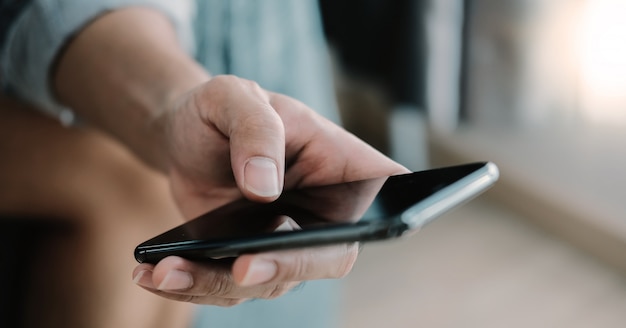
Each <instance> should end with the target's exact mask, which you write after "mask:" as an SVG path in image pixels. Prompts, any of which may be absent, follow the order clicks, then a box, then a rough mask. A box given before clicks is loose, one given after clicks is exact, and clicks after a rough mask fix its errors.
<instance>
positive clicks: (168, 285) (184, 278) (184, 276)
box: [157, 270, 193, 290]
mask: <svg viewBox="0 0 626 328" xmlns="http://www.w3.org/2000/svg"><path fill="white" fill-rule="evenodd" d="M191 286H193V278H192V277H191V275H190V274H189V273H188V272H183V271H179V270H171V271H170V272H168V273H167V274H166V275H165V278H163V281H161V283H160V284H159V287H157V289H158V290H185V289H189V288H191Z"/></svg>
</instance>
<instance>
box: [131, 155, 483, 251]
mask: <svg viewBox="0 0 626 328" xmlns="http://www.w3.org/2000/svg"><path fill="white" fill-rule="evenodd" d="M487 165H488V163H473V164H466V165H461V166H454V167H448V168H441V169H434V170H427V171H421V172H414V173H409V174H403V175H396V176H390V177H381V178H374V179H368V180H361V181H354V182H346V183H340V184H335V185H328V186H319V187H310V188H303V189H295V190H289V191H284V192H283V194H282V195H281V196H280V197H279V198H278V199H277V200H276V201H274V202H272V203H263V204H262V203H254V202H251V201H248V200H245V199H241V200H238V201H235V202H232V203H230V204H227V205H225V206H222V207H220V208H218V209H216V210H214V211H211V212H209V213H206V214H204V215H202V216H200V217H198V218H196V219H193V220H191V221H189V222H187V223H185V224H182V225H180V226H178V227H176V228H174V229H172V230H170V231H168V232H165V233H163V234H161V235H159V236H157V237H155V238H153V239H150V240H148V241H146V242H144V243H143V244H141V245H139V246H138V248H137V249H136V251H135V256H136V258H137V260H138V261H140V262H143V261H148V262H154V261H156V260H158V259H160V258H163V257H164V256H167V255H181V256H185V255H187V257H190V258H198V257H199V258H204V257H209V258H210V257H212V256H236V255H237V254H240V253H243V252H254V251H264V250H271V249H282V248H290V247H302V246H306V245H309V244H327V243H332V242H341V241H358V240H361V239H381V238H388V237H391V235H393V234H396V235H397V234H400V233H402V232H403V231H404V230H406V229H408V225H407V222H403V221H402V220H400V219H399V218H400V216H401V215H402V214H403V213H405V212H406V211H407V210H409V209H410V208H413V207H415V206H416V204H420V203H423V202H424V201H425V200H428V199H431V198H432V197H433V195H436V194H438V192H440V191H442V190H444V189H446V188H447V187H450V186H451V185H454V184H455V183H458V182H459V181H461V180H462V179H464V178H466V177H468V176H470V175H472V174H473V173H475V172H477V171H479V170H484V169H485V167H486V166H487ZM288 218H291V219H292V220H293V221H295V222H296V223H297V224H298V225H299V226H300V227H301V228H302V230H296V231H288V232H285V231H275V230H276V229H277V227H279V226H280V225H281V224H283V223H284V222H285V220H287V219H288ZM394 229H395V230H394ZM392 231H396V232H392ZM367 235H369V238H367V237H368V236H367ZM237 245H239V246H237ZM225 249H228V250H225ZM215 250H219V251H217V252H214V251H215ZM185 251H187V253H185Z"/></svg>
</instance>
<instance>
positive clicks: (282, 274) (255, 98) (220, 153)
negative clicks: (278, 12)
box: [134, 76, 406, 305]
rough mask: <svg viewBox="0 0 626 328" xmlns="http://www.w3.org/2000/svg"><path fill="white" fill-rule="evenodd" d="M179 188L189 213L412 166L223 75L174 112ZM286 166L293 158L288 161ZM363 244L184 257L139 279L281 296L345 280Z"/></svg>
mask: <svg viewBox="0 0 626 328" xmlns="http://www.w3.org/2000/svg"><path fill="white" fill-rule="evenodd" d="M165 118H167V119H168V120H170V121H169V123H167V124H166V126H168V135H169V138H168V140H170V142H169V143H168V149H169V151H170V156H171V163H172V164H171V166H170V176H171V182H172V191H173V194H174V197H175V198H176V200H177V201H178V203H179V205H180V208H181V209H182V211H183V213H184V214H185V216H186V217H188V218H191V217H195V216H198V215H200V214H202V213H204V212H207V211H209V210H211V209H213V208H215V207H216V206H218V205H221V204H223V203H225V202H228V201H231V200H233V199H235V198H238V197H241V195H242V194H243V196H245V197H247V198H250V199H252V200H255V201H259V202H268V201H272V200H274V199H276V198H277V197H278V196H279V194H280V192H281V190H282V188H283V184H284V185H285V187H286V188H296V187H305V186H315V185H324V184H333V183H339V182H344V181H354V180H359V179H364V178H371V177H380V176H384V175H391V174H397V173H403V172H406V169H404V168H403V167H402V166H400V165H399V164H397V163H395V162H393V161H391V160H390V159H388V158H387V157H385V156H383V155H382V154H380V153H379V152H377V151H375V150H374V149H373V148H371V147H370V146H368V145H367V144H365V143H364V142H362V141H361V140H359V139H357V138H356V137H354V136H353V135H351V134H349V133H348V132H346V131H345V130H343V129H342V128H340V127H338V126H336V125H334V124H333V123H331V122H330V121H328V120H326V119H324V118H322V117H320V116H319V115H317V114H316V113H315V112H314V111H312V110H311V109H309V108H308V107H306V106H305V105H304V104H302V103H300V102H298V101H296V100H294V99H291V98H289V97H286V96H283V95H278V94H274V93H270V92H266V91H264V90H263V89H261V88H260V87H259V86H258V85H257V84H256V83H254V82H252V81H247V80H244V79H240V78H237V77H234V76H218V77H215V78H213V79H212V80H211V81H209V82H207V83H206V84H203V85H201V86H199V87H198V88H195V89H194V90H192V91H191V92H190V93H188V94H186V95H185V96H184V97H183V99H182V100H181V101H179V102H177V108H176V109H175V110H173V111H171V112H168V115H166V117H165ZM286 163H287V164H286ZM357 253H358V247H357V245H356V244H350V245H337V246H330V247H323V248H309V249H302V250H289V251H280V252H271V253H262V254H256V255H244V256H240V257H238V258H237V259H235V260H234V262H233V263H230V262H228V263H227V264H224V263H197V262H191V261H187V260H184V259H182V258H178V257H170V258H166V259H164V260H162V261H161V262H160V263H159V264H157V265H156V266H153V265H150V264H141V265H139V266H138V267H137V268H136V269H135V272H134V279H135V281H136V282H137V283H138V284H140V285H141V286H143V287H145V288H146V289H148V290H150V291H152V292H155V293H157V294H159V295H162V296H164V297H167V298H171V299H176V300H186V301H192V302H197V303H209V304H217V305H233V304H238V303H240V302H241V301H244V300H246V299H250V298H273V297H277V296H280V295H282V294H283V293H285V292H286V291H288V290H289V289H290V288H292V287H293V286H295V285H297V284H298V283H300V282H301V281H304V280H311V279H325V278H340V277H343V276H345V275H346V274H347V273H348V272H349V271H350V269H351V268H352V265H353V264H354V262H355V260H356V258H357Z"/></svg>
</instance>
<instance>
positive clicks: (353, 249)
mask: <svg viewBox="0 0 626 328" xmlns="http://www.w3.org/2000/svg"><path fill="white" fill-rule="evenodd" d="M358 255H359V247H358V245H357V244H355V243H353V244H347V245H345V256H343V258H342V260H341V263H340V264H339V265H338V266H337V267H336V271H335V272H334V273H333V276H332V278H344V277H346V276H347V275H348V274H349V273H350V271H352V267H353V266H354V263H356V259H357V257H358Z"/></svg>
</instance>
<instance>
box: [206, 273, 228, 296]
mask: <svg viewBox="0 0 626 328" xmlns="http://www.w3.org/2000/svg"><path fill="white" fill-rule="evenodd" d="M233 288H234V286H233V284H232V282H231V280H230V279H228V277H226V275H225V274H216V275H214V276H213V277H212V278H211V279H207V280H206V283H205V284H204V285H203V290H202V292H203V293H205V295H207V296H227V295H229V294H231V293H232V292H233Z"/></svg>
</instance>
